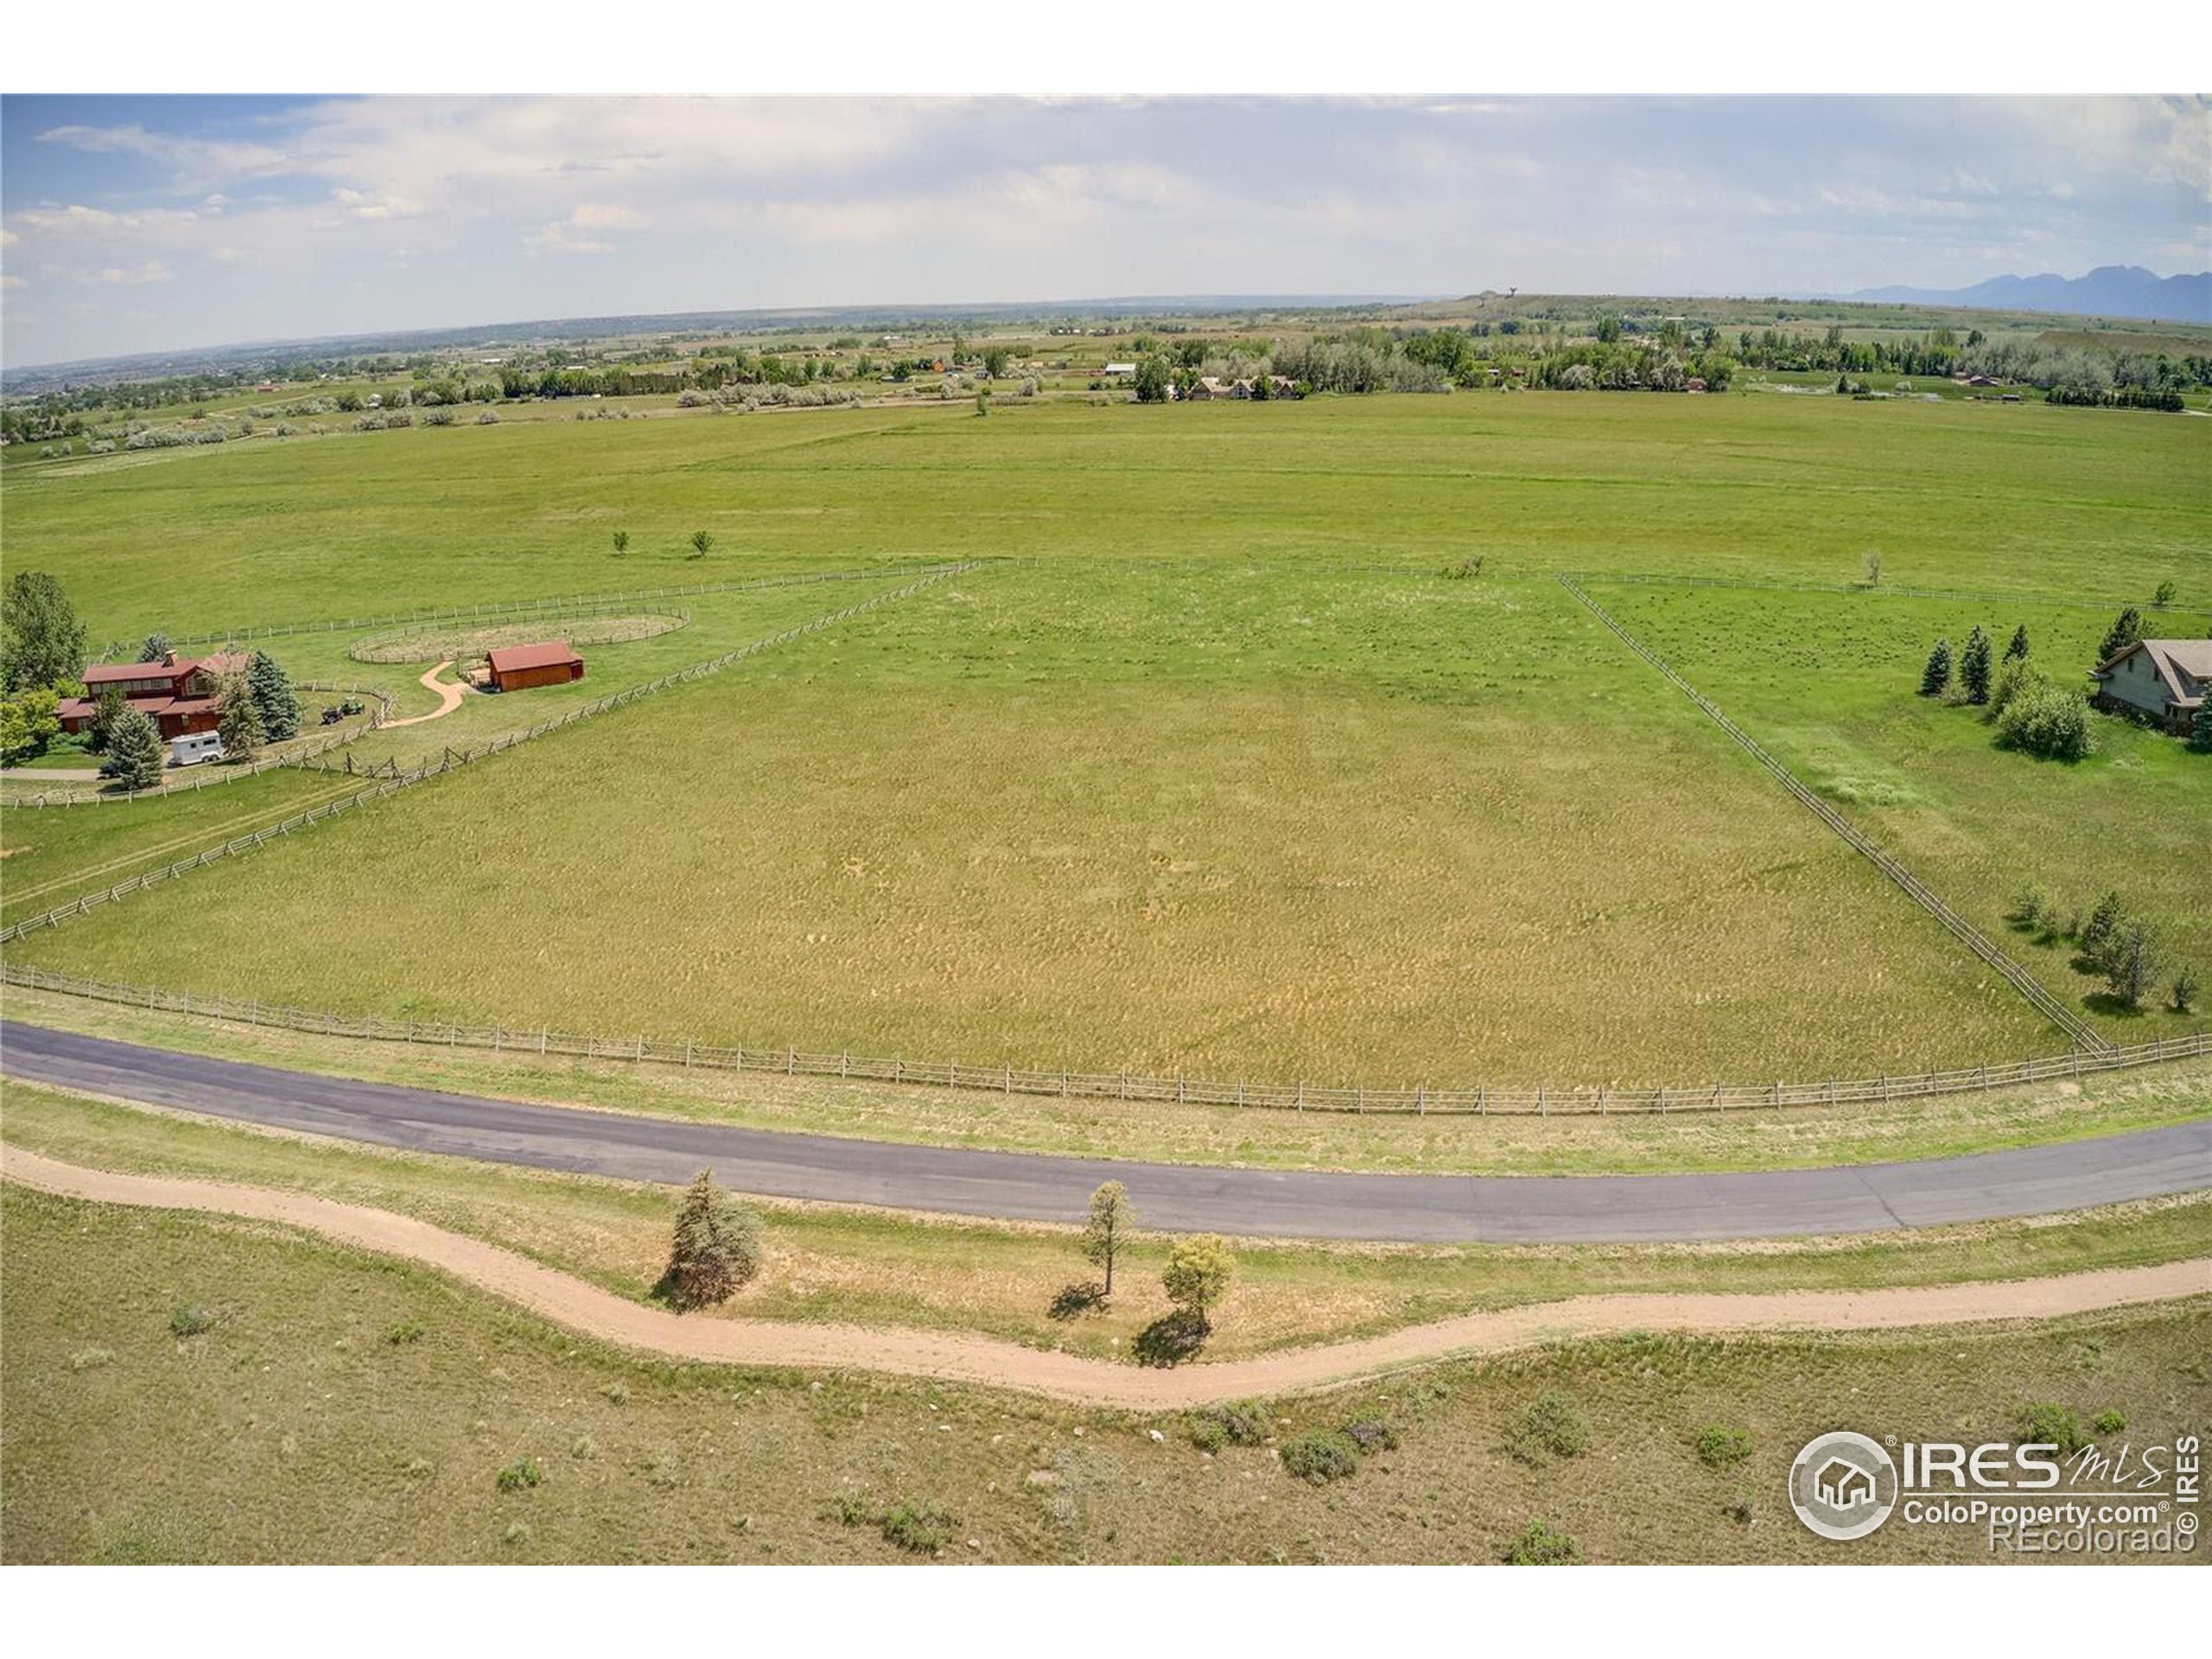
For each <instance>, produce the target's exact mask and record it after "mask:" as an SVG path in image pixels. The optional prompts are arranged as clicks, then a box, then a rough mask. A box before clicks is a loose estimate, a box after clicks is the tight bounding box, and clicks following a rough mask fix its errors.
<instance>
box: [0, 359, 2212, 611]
mask: <svg viewBox="0 0 2212 1659" xmlns="http://www.w3.org/2000/svg"><path fill="white" fill-rule="evenodd" d="M2208 461H2212V428H2207V427H2205V426H2203V425H2202V424H2201V423H2199V422H2198V421H2197V420H2196V419H2195V418H2193V417H2190V416H2148V415H2131V414H2126V413H2120V412H2113V411H2101V410H2063V409H2050V408H2045V407H2043V406H2040V405H2026V404H2022V405H2004V406H1997V405H1979V404H1862V403H1853V401H1851V400H1850V399H1847V398H1837V397H1733V396H1731V397H1656V396H1644V395H1630V394H1623V395H1617V396H1607V395H1601V394H1595V393H1585V394H1575V393H1557V394H1544V393H1528V394H1516V395H1511V396H1508V395H1503V394H1499V395H1491V394H1483V393H1475V394H1459V395H1453V396H1450V397H1366V398H1329V397H1320V398H1313V399H1310V400H1308V401H1306V402H1304V403H1284V404H1212V405H1195V404H1194V405H1183V406H1166V407H1152V408H1146V407H1140V406H1137V405H1135V404H1113V405H1110V406H1109V407H1106V408H1103V409H1102V408H1094V407H1091V406H1090V405H1089V404H1086V403H1084V402H1080V401H1043V402H1039V403H1034V404H1020V403H1015V402H1013V401H1010V400H1001V401H1000V402H998V403H996V404H994V406H993V410H992V413H991V414H990V416H988V418H984V419H978V418H976V415H975V413H974V411H973V410H972V409H971V408H970V407H969V406H968V405H967V404H963V403H954V404H942V405H939V404H908V405H903V406H898V407H868V408H857V409H849V410H797V411H784V412H765V411H764V412H762V413H759V414H754V415H749V416H748V415H742V414H721V415H717V414H713V413H709V412H707V411H703V410H702V411H683V412H680V413H676V414H671V415H668V416H656V417H654V418H651V419H646V420H632V421H628V422H621V421H584V422H577V421H574V420H554V421H546V422H542V423H528V422H523V421H519V420H518V421H512V422H510V421H506V420H505V418H504V417H503V419H502V423H501V424H500V425H498V426H492V427H476V426H473V425H467V424H462V425H456V426H454V427H450V428H422V427H417V428H416V429H411V430H407V431H398V432H379V433H373V434H363V435H346V436H343V437H339V436H332V437H329V438H326V439H320V440H313V441H300V440H287V441H281V442H280V441H270V442H266V443H264V442H263V441H262V440H260V439H254V440H251V441H249V442H245V443H242V444H241V443H232V444H225V445H222V446H219V447H213V448H206V449H189V450H184V449H178V450H157V451H152V452H149V453H146V454H116V455H111V456H105V457H100V458H98V459H94V460H83V459H77V460H72V461H68V462H66V463H65V462H55V463H36V464H34V465H32V466H29V467H21V468H14V467H11V468H10V471H9V473H8V474H7V478H8V484H7V494H8V528H9V543H10V561H11V563H17V564H20V565H21V566H22V567H24V568H35V569H47V570H50V571H52V572H54V574H55V575H58V576H60V578H61V579H62V581H63V582H65V583H67V585H68V587H69V588H70V589H71V591H72V592H73V593H74V594H77V595H78V596H79V604H80V606H81V607H82V608H83V609H84V611H85V613H86V615H87V617H88V619H89V620H90V622H91V625H92V632H93V634H94V636H95V638H96V639H99V638H105V637H108V636H111V635H114V636H122V637H131V638H135V637H137V636H138V635H140V634H143V633H144V632H148V631H149V630H151V629H153V628H156V627H160V628H166V629H168V631H170V632H175V633H180V634H181V633H189V632H200V631H202V630H204V629H210V628H221V627H230V626H241V627H242V626H257V625H262V624H266V623H270V622H281V621H290V620H301V619H308V618H323V617H330V616H340V617H345V616H370V615H379V614H383V613H389V612H392V611H398V610H404V609H409V608H412V607H417V606H423V605H431V604H438V603H456V602H458V603H474V602H480V601H493V600H506V599H517V598H528V597H531V596H535V595H537V594H548V593H563V592H613V591H619V590H621V589H625V588H632V587H637V586H641V585H645V586H650V585H656V584H658V583H660V582H692V581H697V580H701V579H702V578H703V579H714V578H717V577H721V576H728V575H750V574H762V573H766V572H769V571H774V570H784V569H800V568H820V567H823V566H849V565H852V564H855V563H862V562H866V561H869V560H874V559H908V558H924V559H931V560H935V559H941V558H944V557H947V556H969V555H975V554H985V553H1020V554H1026V555H1033V556H1039V557H1045V558H1051V559H1064V560H1095V559H1098V558H1103V557H1138V558H1147V559H1151V558H1161V557H1187V558H1201V559H1212V558H1224V557H1226V558H1231V559H1249V558H1255V557H1260V556H1266V557H1287V558H1295V559H1310V560H1313V561H1317V562H1326V563H1336V564H1341V563H1357V562H1370V561H1378V562H1383V563H1414V564H1429V565H1440V564H1441V563H1445V562H1446V561H1447V560H1456V559H1459V558H1461V557H1465V556H1471V555H1482V556H1486V557H1487V558H1489V559H1490V560H1491V562H1492V563H1493V565H1494V566H1495V567H1496V568H1497V569H1499V570H1501V571H1504V572H1517V573H1522V574H1528V573H1535V572H1543V571H1548V570H1552V569H1560V568H1571V569H1644V570H1668V571H1690V572H1703V573H1719V574H1732V575H1761V576H1787V577H1789V578H1792V579H1797V580H1807V581H1816V582H1849V581H1853V580H1855V579H1857V577H1858V576H1859V572H1860V569H1861V567H1862V563H1863V561H1864V558H1865V556H1866V553H1867V552H1868V550H1871V549H1878V550H1880V551H1881V553H1882V555H1883V558H1884V562H1885V569H1887V572H1888V575H1889V579H1890V580H1891V582H1894V583H1899V584H1915V585H1921V586H1945V587H1970V588H1999V589H2005V590H2011V591H2024V592H2040V591H2053V590H2055V591H2058V592H2062V593H2065V592H2079V593H2084V594H2093V595H2095V596H2097V597H2100V598H2112V599H2137V598H2141V597H2144V596H2145V595H2147V594H2148V593H2149V591H2150V590H2151V588H2152V587H2153V586H2155V585H2156V583H2157V582H2158V581H2159V580H2161V579H2163V578H2164V576H2166V575H2171V574H2173V573H2174V572H2175V570H2176V569H2177V568H2183V567H2186V566H2187V565H2188V564H2189V563H2190V561H2191V560H2192V559H2199V560H2201V558H2202V549H2203V548H2204V546H2205V545H2206V543H2207V539H2208V538H2207V524H2208V518H2212V464H2208ZM623 529H626V530H627V531H629V532H630V534H631V537H632V543H631V550H630V552H629V555H628V556H627V557H626V558H621V559H618V558H617V557H616V556H614V554H613V550H612V546H611V539H610V538H611V537H612V534H613V531H616V530H623ZM699 529H704V530H707V531H709V532H710V533H712V534H713V535H714V536H715V538H716V545H715V550H714V551H713V552H712V553H711V554H710V555H709V556H708V557H707V558H706V559H704V560H692V559H690V558H689V557H688V554H689V552H690V549H689V547H688V545H687V541H688V538H689V537H690V534H691V532H692V531H695V530H699Z"/></svg>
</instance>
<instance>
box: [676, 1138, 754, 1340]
mask: <svg viewBox="0 0 2212 1659" xmlns="http://www.w3.org/2000/svg"><path fill="white" fill-rule="evenodd" d="M758 1272H760V1221H759V1219H758V1218H757V1217H754V1215H753V1212H752V1211H750V1210H747V1208H746V1207H745V1206H744V1205H741V1204H739V1203H738V1202H737V1201H736V1200H735V1199H734V1198H731V1197H730V1195H729V1194H728V1193H727V1192H723V1191H722V1189H721V1188H720V1187H718V1186H716V1185H715V1178H714V1172H713V1171H711V1170H705V1169H702V1170H701V1171H700V1172H699V1176H698V1179H696V1180H695V1181H693V1182H692V1183H691V1185H690V1189H689V1190H688V1191H686V1192H685V1193H684V1194H683V1206H682V1208H680V1209H679V1210H677V1212H676V1239H675V1243H674V1245H673V1246H672V1247H671V1250H670V1252H669V1258H668V1274H667V1277H666V1278H665V1279H664V1280H663V1281H662V1283H663V1284H664V1286H665V1287H666V1288H667V1291H668V1296H669V1300H671V1301H672V1302H674V1303H675V1304H676V1306H678V1307H679V1308H691V1307H707V1306H711V1305H713V1304H714V1303H716V1302H726V1301H728V1300H729V1299H730V1297H731V1296H732V1295H734V1294H735V1293H736V1292H737V1291H738V1290H739V1289H740V1288H741V1287H743V1286H744V1285H745V1284H746V1283H747V1282H748V1281H750V1280H751V1279H752V1277H753V1274H756V1273H758Z"/></svg>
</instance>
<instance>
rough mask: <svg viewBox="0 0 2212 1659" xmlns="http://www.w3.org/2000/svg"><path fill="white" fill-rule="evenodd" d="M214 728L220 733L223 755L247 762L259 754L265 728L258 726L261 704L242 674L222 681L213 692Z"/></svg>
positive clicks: (260, 724)
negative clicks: (256, 699)
mask: <svg viewBox="0 0 2212 1659" xmlns="http://www.w3.org/2000/svg"><path fill="white" fill-rule="evenodd" d="M215 699H216V716H217V718H216V726H215V729H216V730H217V731H218V732H219V733H220V734H222V739H223V753H224V754H225V755H226V756H227V757H228V758H229V759H231V760H252V759H253V757H254V756H256V755H257V754H259V753H261V745H262V743H263V741H264V739H265V738H266V737H267V735H268V733H267V729H266V728H264V726H263V725H262V723H261V705H260V704H259V703H257V702H255V701H254V696H253V687H252V686H251V684H250V683H248V682H247V680H246V677H245V675H243V674H233V675H231V676H230V677H228V678H226V679H225V680H224V682H223V683H222V686H221V688H220V689H219V690H218V691H217V692H216V693H215Z"/></svg>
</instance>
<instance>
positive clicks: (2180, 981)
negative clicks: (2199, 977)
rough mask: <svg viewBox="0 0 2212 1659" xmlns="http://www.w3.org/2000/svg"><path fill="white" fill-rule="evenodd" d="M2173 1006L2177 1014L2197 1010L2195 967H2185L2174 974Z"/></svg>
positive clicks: (2190, 1012)
mask: <svg viewBox="0 0 2212 1659" xmlns="http://www.w3.org/2000/svg"><path fill="white" fill-rule="evenodd" d="M2171 1007H2172V1008H2173V1011H2174V1012H2175V1013H2176V1014H2194V1013H2196V969H2194V968H2184V969H2182V970H2181V971H2180V972H2179V973H2177V974H2176V975H2175V976H2174V988H2173V999H2172V1002H2171Z"/></svg>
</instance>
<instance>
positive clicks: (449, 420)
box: [423, 409, 453, 426]
mask: <svg viewBox="0 0 2212 1659" xmlns="http://www.w3.org/2000/svg"><path fill="white" fill-rule="evenodd" d="M452 424H453V410H449V409H433V410H425V411H424V412H423V425H425V426H451V425H452Z"/></svg>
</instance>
